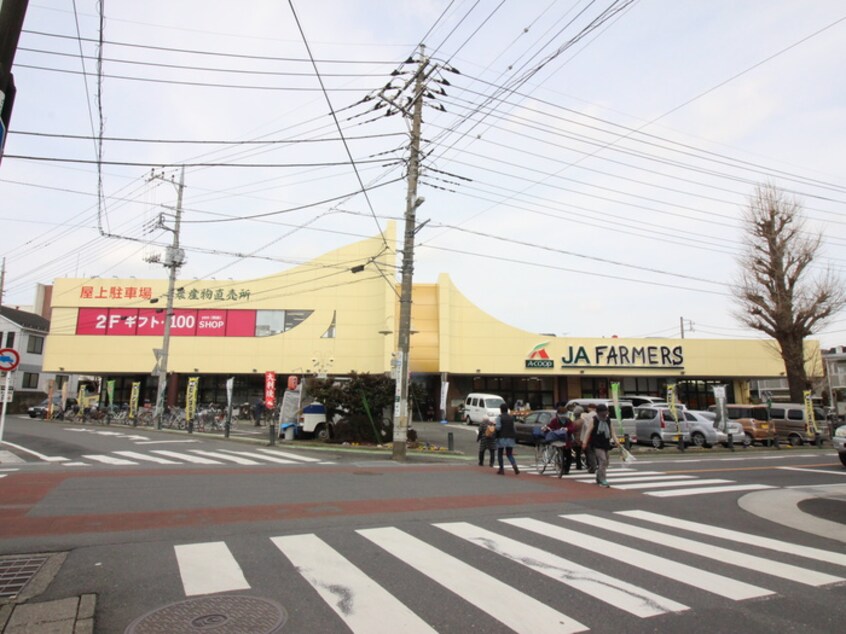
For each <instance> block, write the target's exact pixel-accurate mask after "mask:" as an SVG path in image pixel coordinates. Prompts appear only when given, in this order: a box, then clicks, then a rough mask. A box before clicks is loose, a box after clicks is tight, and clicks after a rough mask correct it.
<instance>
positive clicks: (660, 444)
mask: <svg viewBox="0 0 846 634" xmlns="http://www.w3.org/2000/svg"><path fill="white" fill-rule="evenodd" d="M651 440H652V446H653V447H655V448H656V449H663V448H664V441H663V440H661V436H659V435H658V434H652V438H651Z"/></svg>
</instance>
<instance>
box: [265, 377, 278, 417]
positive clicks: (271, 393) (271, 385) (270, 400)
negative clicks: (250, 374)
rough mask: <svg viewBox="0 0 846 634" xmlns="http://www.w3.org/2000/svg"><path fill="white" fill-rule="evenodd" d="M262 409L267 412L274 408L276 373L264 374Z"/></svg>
mask: <svg viewBox="0 0 846 634" xmlns="http://www.w3.org/2000/svg"><path fill="white" fill-rule="evenodd" d="M264 407H265V408H266V409H269V410H273V409H274V408H275V407H276V372H265V373H264Z"/></svg>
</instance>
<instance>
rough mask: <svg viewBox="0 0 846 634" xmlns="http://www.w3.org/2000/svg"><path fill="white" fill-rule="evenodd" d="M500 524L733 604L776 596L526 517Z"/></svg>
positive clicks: (728, 579) (749, 585)
mask: <svg viewBox="0 0 846 634" xmlns="http://www.w3.org/2000/svg"><path fill="white" fill-rule="evenodd" d="M561 517H564V518H565V519H566V518H567V516H566V515H562V516H561ZM499 521H500V522H504V523H506V524H510V525H511V526H517V527H518V528H523V529H525V530H528V531H532V532H533V533H538V534H539V535H544V536H546V537H549V538H551V539H556V540H558V541H561V542H564V543H565V544H569V545H571V546H578V547H579V548H585V549H588V550H590V551H592V552H593V553H598V554H600V555H604V556H605V557H611V558H612V559H616V560H617V561H620V562H622V563H624V564H627V565H629V566H634V567H636V568H641V569H642V570H647V571H649V572H652V573H654V574H656V575H660V576H662V577H667V578H668V579H673V580H675V581H680V582H681V583H684V584H687V585H689V586H693V587H694V588H699V589H700V590H705V591H706V592H711V593H713V594H717V595H719V596H721V597H725V598H727V599H731V600H733V601H742V600H744V599H752V598H755V597H763V596H767V595H770V594H774V593H773V591H772V590H767V589H766V588H759V587H758V586H753V585H751V584H748V583H745V582H743V581H737V580H736V579H731V578H730V577H724V576H723V575H718V574H714V573H712V572H707V571H705V570H702V569H700V568H696V567H694V566H688V565H687V564H683V563H680V562H678V561H673V560H671V559H666V558H664V557H659V556H657V555H652V554H650V553H647V552H644V551H642V550H637V549H636V548H630V547H628V546H623V545H621V544H617V543H616V542H613V541H610V540H605V539H599V538H597V537H594V536H592V535H589V534H587V533H583V532H577V531H573V530H570V529H567V528H562V527H560V526H556V525H555V524H549V523H547V522H540V521H538V520H535V519H530V518H527V517H518V518H511V519H502V520H499Z"/></svg>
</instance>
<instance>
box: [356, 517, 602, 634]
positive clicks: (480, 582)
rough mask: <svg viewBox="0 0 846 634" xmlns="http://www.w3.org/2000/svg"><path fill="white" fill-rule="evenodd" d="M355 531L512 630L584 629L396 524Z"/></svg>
mask: <svg viewBox="0 0 846 634" xmlns="http://www.w3.org/2000/svg"><path fill="white" fill-rule="evenodd" d="M356 532H357V533H359V534H360V535H362V536H363V537H366V538H367V539H369V540H370V541H371V542H373V543H374V544H376V545H377V546H379V547H380V548H383V549H384V550H386V551H388V552H389V553H391V554H392V555H393V556H394V557H396V558H397V559H399V560H400V561H401V562H403V563H405V564H407V565H409V566H411V567H413V568H414V569H415V570H417V571H419V572H421V573H422V574H424V575H426V576H427V577H429V578H430V579H432V580H433V581H435V582H436V583H438V584H440V585H442V586H444V587H445V588H446V589H448V590H450V591H451V592H454V593H455V594H457V595H458V596H460V597H462V598H463V599H464V600H465V601H467V602H468V603H470V604H471V605H473V606H474V607H476V608H477V609H479V610H480V611H481V612H482V613H484V614H487V615H488V616H490V617H492V618H494V619H496V620H497V621H499V622H501V623H502V624H503V625H505V626H506V627H509V628H511V629H512V630H514V631H515V632H519V633H523V634H537V632H582V631H585V630H587V629H588V628H587V627H585V626H584V625H582V624H581V623H579V622H578V621H576V620H575V619H572V618H570V617H569V616H566V615H565V614H561V613H560V612H558V611H557V610H553V609H552V608H551V607H549V606H548V605H546V604H545V603H541V602H540V601H538V600H537V599H534V598H532V597H531V596H529V595H527V594H526V593H525V592H523V591H521V590H519V589H517V588H512V587H511V586H509V585H508V584H506V583H504V582H502V581H500V580H499V579H496V578H494V577H492V576H490V575H487V574H485V573H483V572H481V571H480V570H477V569H476V568H474V567H473V566H471V565H469V564H467V563H465V562H463V561H461V560H460V559H457V558H456V557H453V556H452V555H448V554H447V553H444V552H442V551H440V550H438V549H437V548H435V547H434V546H431V545H430V544H427V543H426V542H424V541H422V540H420V539H417V538H416V537H413V536H411V535H409V534H407V533H404V532H402V531H401V530H399V529H397V528H393V527H387V528H371V529H361V530H358V531H356ZM545 559H546V557H545ZM394 631H396V630H394Z"/></svg>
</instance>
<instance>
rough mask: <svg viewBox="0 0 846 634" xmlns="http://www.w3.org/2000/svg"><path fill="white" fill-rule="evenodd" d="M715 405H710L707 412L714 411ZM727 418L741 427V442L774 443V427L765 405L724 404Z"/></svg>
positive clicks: (747, 444) (748, 443)
mask: <svg viewBox="0 0 846 634" xmlns="http://www.w3.org/2000/svg"><path fill="white" fill-rule="evenodd" d="M716 409H717V406H716V405H711V406H710V407H709V408H708V411H709V412H716ZM726 412H727V413H728V417H729V420H735V421H737V422H738V423H740V425H741V426H742V427H743V435H744V439H743V444H744V445H746V446H749V445H751V444H753V443H756V442H759V443H761V444H762V445H770V444H773V443H775V440H776V432H775V427H774V426H773V424H772V422H771V421H770V413H769V411H768V410H767V406H766V405H752V404H742V403H741V404H734V403H732V404H731V405H726Z"/></svg>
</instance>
